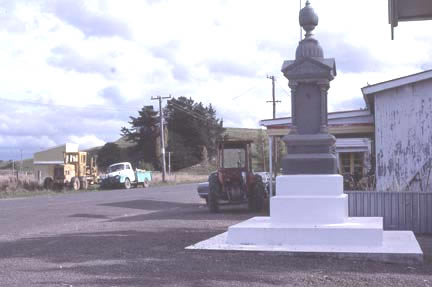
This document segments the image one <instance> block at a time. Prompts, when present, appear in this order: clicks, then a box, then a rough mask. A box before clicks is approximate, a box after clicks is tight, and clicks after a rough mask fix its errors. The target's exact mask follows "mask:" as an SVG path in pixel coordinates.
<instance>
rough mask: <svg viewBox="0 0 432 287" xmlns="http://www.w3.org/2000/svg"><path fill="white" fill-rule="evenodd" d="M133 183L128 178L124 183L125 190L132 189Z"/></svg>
mask: <svg viewBox="0 0 432 287" xmlns="http://www.w3.org/2000/svg"><path fill="white" fill-rule="evenodd" d="M131 186H132V185H131V182H130V180H129V178H126V179H125V182H124V188H125V189H129V188H131Z"/></svg>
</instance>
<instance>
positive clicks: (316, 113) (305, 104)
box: [282, 1, 337, 175]
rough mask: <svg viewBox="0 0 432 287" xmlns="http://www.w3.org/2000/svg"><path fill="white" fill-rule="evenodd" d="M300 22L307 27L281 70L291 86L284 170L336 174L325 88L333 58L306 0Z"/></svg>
mask: <svg viewBox="0 0 432 287" xmlns="http://www.w3.org/2000/svg"><path fill="white" fill-rule="evenodd" d="M299 22H300V25H301V26H302V27H303V29H304V30H305V31H306V35H305V38H304V39H303V40H301V41H300V43H299V45H298V47H297V51H296V58H295V60H294V61H285V62H284V63H283V66H282V72H283V74H284V75H285V77H286V78H287V79H288V81H289V84H288V85H289V87H290V88H291V119H292V127H291V132H290V133H289V134H288V135H286V136H285V137H284V139H283V140H284V141H285V143H286V146H287V155H286V156H285V157H284V159H283V161H282V167H283V172H282V173H283V174H286V175H288V174H336V173H337V160H336V155H335V154H334V144H335V142H336V139H335V137H334V136H332V135H330V134H329V133H328V128H327V91H328V89H329V86H330V81H331V80H333V78H334V77H335V76H336V65H335V60H334V59H325V58H324V53H323V49H322V48H321V46H320V44H319V42H318V40H316V39H315V38H314V36H313V34H312V31H313V30H314V28H315V26H317V25H318V16H317V15H316V14H315V12H314V10H313V9H312V7H311V6H310V3H309V1H307V2H306V6H305V7H304V8H303V9H302V10H301V11H300V15H299Z"/></svg>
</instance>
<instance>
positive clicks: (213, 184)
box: [207, 173, 220, 213]
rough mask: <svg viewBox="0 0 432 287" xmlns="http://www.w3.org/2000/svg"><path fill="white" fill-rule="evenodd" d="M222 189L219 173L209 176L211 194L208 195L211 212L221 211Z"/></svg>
mask: <svg viewBox="0 0 432 287" xmlns="http://www.w3.org/2000/svg"><path fill="white" fill-rule="evenodd" d="M219 191H220V184H219V179H218V176H217V173H214V174H211V175H210V176H209V194H208V197H207V206H208V209H209V211H210V212H211V213H216V212H218V211H219V202H218V195H217V194H218V193H219Z"/></svg>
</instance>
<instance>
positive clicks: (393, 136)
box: [375, 80, 432, 191]
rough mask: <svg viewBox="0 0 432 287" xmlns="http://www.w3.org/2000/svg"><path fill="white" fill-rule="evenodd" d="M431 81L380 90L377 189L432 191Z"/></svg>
mask: <svg viewBox="0 0 432 287" xmlns="http://www.w3.org/2000/svg"><path fill="white" fill-rule="evenodd" d="M431 113H432V80H427V81H422V82H417V83H415V84H412V85H406V86H402V87H399V88H394V89H391V90H386V91H383V92H380V93H377V94H376V96H375V132H376V134H375V140H376V176H377V190H380V191H381V190H392V191H401V190H406V189H408V190H412V191H425V190H430V188H431V183H430V182H431V181H432V176H431V174H430V171H431V168H432V161H431V158H432V114H431Z"/></svg>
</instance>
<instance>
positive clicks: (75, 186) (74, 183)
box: [71, 177, 81, 190]
mask: <svg viewBox="0 0 432 287" xmlns="http://www.w3.org/2000/svg"><path fill="white" fill-rule="evenodd" d="M80 186H81V185H80V181H79V178H78V177H72V179H71V188H72V189H73V190H79V189H80Z"/></svg>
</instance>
